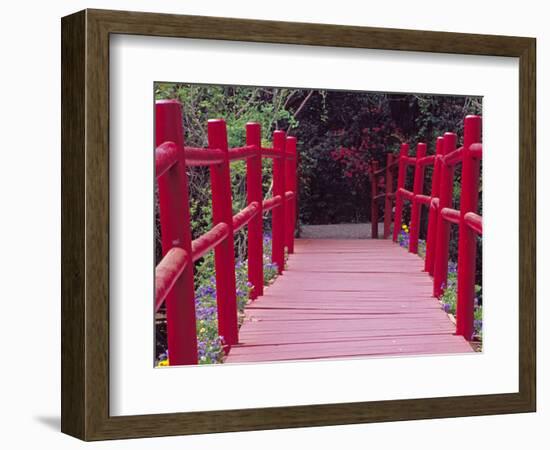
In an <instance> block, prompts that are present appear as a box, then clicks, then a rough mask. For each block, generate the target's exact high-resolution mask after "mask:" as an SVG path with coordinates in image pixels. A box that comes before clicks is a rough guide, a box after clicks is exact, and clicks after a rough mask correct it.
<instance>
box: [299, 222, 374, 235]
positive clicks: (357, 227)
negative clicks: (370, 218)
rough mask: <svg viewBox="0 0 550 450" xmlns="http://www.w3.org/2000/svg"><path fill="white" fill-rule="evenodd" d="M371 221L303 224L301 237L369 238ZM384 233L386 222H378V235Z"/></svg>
mask: <svg viewBox="0 0 550 450" xmlns="http://www.w3.org/2000/svg"><path fill="white" fill-rule="evenodd" d="M370 229H371V225H370V223H339V224H331V225H302V231H301V233H300V237H301V238H304V239H368V238H370V237H371V232H370ZM383 235H384V224H383V223H379V224H378V237H379V238H382V236H383Z"/></svg>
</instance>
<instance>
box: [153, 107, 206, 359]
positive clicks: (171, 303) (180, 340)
mask: <svg viewBox="0 0 550 450" xmlns="http://www.w3.org/2000/svg"><path fill="white" fill-rule="evenodd" d="M155 116H156V120H155V139H156V142H155V144H156V146H157V147H159V146H161V145H162V144H163V143H164V142H167V141H170V142H173V143H174V144H175V145H176V147H177V151H178V155H177V163H175V164H173V165H171V167H170V169H169V170H167V171H166V172H165V173H164V174H163V175H162V176H160V177H159V178H158V180H157V182H158V190H159V207H160V208H159V209H160V223H161V235H162V253H163V255H166V254H167V253H168V252H169V251H170V250H171V249H172V248H173V247H174V246H179V247H181V248H182V249H183V251H185V252H186V254H188V255H191V222H190V218H189V198H188V191H187V174H186V172H185V155H184V140H183V129H182V116H181V105H180V104H179V102H177V101H173V100H163V101H158V102H156V105H155ZM194 291H195V289H194V283H193V265H192V264H188V265H187V267H186V268H185V269H184V270H183V273H182V274H181V275H180V276H179V277H178V279H177V282H176V283H174V285H173V286H172V289H171V290H170V292H169V293H168V295H167V296H166V317H167V319H166V327H167V334H168V348H169V349H170V363H171V364H175V365H180V364H196V363H197V334H196V319H195V295H194Z"/></svg>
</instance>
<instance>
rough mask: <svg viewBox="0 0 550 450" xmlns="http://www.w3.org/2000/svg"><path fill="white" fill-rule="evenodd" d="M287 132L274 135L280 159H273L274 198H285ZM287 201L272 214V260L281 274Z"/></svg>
mask: <svg viewBox="0 0 550 450" xmlns="http://www.w3.org/2000/svg"><path fill="white" fill-rule="evenodd" d="M285 141H286V139H285V132H284V131H282V130H277V131H275V132H274V133H273V150H274V152H275V153H276V154H277V155H280V156H279V157H278V158H274V159H273V196H274V197H277V196H278V197H280V198H281V199H284V197H285V158H284V156H285ZM285 203H286V202H285V201H281V204H280V205H279V206H278V207H277V208H274V209H273V211H272V213H271V222H272V241H271V245H272V246H273V250H272V252H271V253H272V255H271V259H272V261H273V262H274V263H275V264H277V269H278V272H279V274H282V273H283V270H284V265H285V212H286V211H285V209H286V208H285V206H286V205H285Z"/></svg>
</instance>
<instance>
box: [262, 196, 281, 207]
mask: <svg viewBox="0 0 550 450" xmlns="http://www.w3.org/2000/svg"><path fill="white" fill-rule="evenodd" d="M282 202H283V199H282V197H281V196H280V195H277V196H275V197H271V198H268V199H267V200H264V201H263V202H262V210H263V211H271V210H272V209H275V208H277V207H279V206H281V203H282Z"/></svg>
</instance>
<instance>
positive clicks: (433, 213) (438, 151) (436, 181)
mask: <svg viewBox="0 0 550 450" xmlns="http://www.w3.org/2000/svg"><path fill="white" fill-rule="evenodd" d="M444 148H445V147H444V145H443V137H442V136H440V137H438V138H437V140H436V142H435V161H434V171H433V174H432V190H431V198H432V200H431V202H430V209H429V212H428V235H427V237H426V258H425V260H424V270H425V271H426V272H428V273H429V274H430V275H432V276H433V274H434V257H435V245H436V244H435V243H436V237H437V218H438V214H439V186H440V183H441V181H440V180H441V164H442V160H443V156H444V154H445V152H444Z"/></svg>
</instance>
